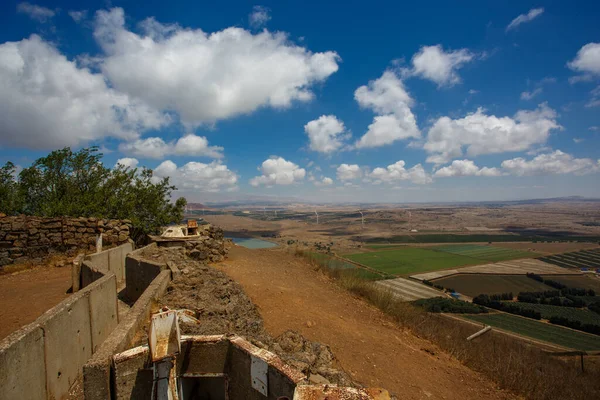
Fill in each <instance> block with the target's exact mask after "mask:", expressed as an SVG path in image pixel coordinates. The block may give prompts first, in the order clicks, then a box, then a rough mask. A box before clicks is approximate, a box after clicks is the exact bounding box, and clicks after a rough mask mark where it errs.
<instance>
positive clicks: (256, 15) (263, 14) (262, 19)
mask: <svg viewBox="0 0 600 400" xmlns="http://www.w3.org/2000/svg"><path fill="white" fill-rule="evenodd" d="M270 11H271V10H269V9H268V8H267V7H263V6H254V7H252V12H251V13H250V15H248V22H249V23H250V26H251V27H253V28H260V27H262V26H264V25H265V24H266V23H267V22H269V20H270V19H271V15H269V12H270Z"/></svg>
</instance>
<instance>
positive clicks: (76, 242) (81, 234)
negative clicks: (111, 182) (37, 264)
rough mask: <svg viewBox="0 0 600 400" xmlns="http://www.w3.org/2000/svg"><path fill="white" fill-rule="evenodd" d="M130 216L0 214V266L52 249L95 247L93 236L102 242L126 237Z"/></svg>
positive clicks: (48, 251) (30, 257) (119, 241)
mask: <svg viewBox="0 0 600 400" xmlns="http://www.w3.org/2000/svg"><path fill="white" fill-rule="evenodd" d="M130 230H131V221H129V220H108V219H97V218H41V217H28V216H17V217H0V269H2V266H4V265H7V264H12V263H14V262H21V261H27V260H32V259H33V260H36V259H38V261H41V258H42V257H44V256H46V255H48V254H49V253H51V252H53V251H66V250H74V249H90V250H93V249H95V248H96V236H97V235H98V234H100V233H101V234H102V242H103V245H118V244H122V243H125V242H127V241H128V239H129V232H130Z"/></svg>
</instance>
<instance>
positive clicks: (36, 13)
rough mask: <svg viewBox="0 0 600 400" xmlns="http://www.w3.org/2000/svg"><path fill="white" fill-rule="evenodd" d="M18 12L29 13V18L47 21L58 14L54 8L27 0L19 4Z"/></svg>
mask: <svg viewBox="0 0 600 400" xmlns="http://www.w3.org/2000/svg"><path fill="white" fill-rule="evenodd" d="M17 12H19V13H21V14H27V15H28V16H29V18H31V19H33V20H36V21H39V22H46V21H48V20H49V19H51V18H52V17H54V16H55V15H56V12H55V11H54V10H51V9H49V8H46V7H42V6H38V5H36V4H31V3H28V2H26V1H24V2H22V3H19V4H17Z"/></svg>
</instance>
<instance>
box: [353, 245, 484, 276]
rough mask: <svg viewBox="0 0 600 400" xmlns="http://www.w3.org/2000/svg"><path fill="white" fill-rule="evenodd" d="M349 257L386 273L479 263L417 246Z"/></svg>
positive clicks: (399, 273)
mask: <svg viewBox="0 0 600 400" xmlns="http://www.w3.org/2000/svg"><path fill="white" fill-rule="evenodd" d="M345 257H346V258H347V259H349V260H351V261H354V262H357V263H359V264H363V265H366V266H368V267H370V268H374V269H377V270H379V271H382V272H384V273H386V274H392V275H407V274H412V273H416V272H423V271H435V270H439V269H445V268H454V267H458V266H463V265H473V264H477V263H478V262H479V261H478V260H477V259H474V258H471V257H466V256H461V255H456V254H449V253H443V252H440V251H435V250H429V249H425V248H417V247H405V248H402V249H394V250H382V251H374V252H369V253H358V254H350V255H346V256H345Z"/></svg>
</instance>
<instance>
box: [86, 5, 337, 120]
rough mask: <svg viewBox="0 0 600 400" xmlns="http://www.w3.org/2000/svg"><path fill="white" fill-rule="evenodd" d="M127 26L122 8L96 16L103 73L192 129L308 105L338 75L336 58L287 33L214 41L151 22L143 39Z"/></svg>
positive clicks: (237, 32)
mask: <svg viewBox="0 0 600 400" xmlns="http://www.w3.org/2000/svg"><path fill="white" fill-rule="evenodd" d="M124 25H125V15H124V12H123V9H121V8H113V9H111V10H109V11H98V12H97V13H96V20H95V29H94V36H95V38H96V40H97V41H98V43H99V44H100V46H101V47H102V49H103V51H104V53H105V56H104V58H103V60H102V62H101V64H100V68H101V70H102V71H103V73H104V74H105V75H106V76H107V77H108V78H109V79H110V81H111V83H112V84H113V86H114V87H115V88H117V89H118V90H121V91H123V92H125V93H128V94H130V95H132V96H135V97H136V98H140V99H143V100H144V101H145V102H147V103H148V104H150V105H152V106H153V107H155V108H156V109H160V110H171V111H175V112H177V113H178V114H179V116H180V119H181V120H182V122H183V123H184V124H186V125H187V126H197V125H200V124H204V123H209V124H210V123H214V122H216V121H218V120H222V119H226V118H231V117H234V116H236V115H240V114H247V113H250V112H253V111H255V110H256V109H258V108H259V107H273V108H280V109H281V108H288V107H290V106H291V105H292V103H293V102H295V101H299V102H308V101H310V100H311V99H312V98H313V96H314V94H313V92H312V91H311V86H312V85H314V84H315V83H318V82H322V81H324V80H326V79H327V78H328V77H329V76H330V75H331V74H333V73H334V72H336V71H337V70H338V61H339V57H338V55H337V53H335V52H332V51H328V52H322V53H312V52H311V51H309V50H308V49H306V48H304V47H301V46H297V45H294V44H292V43H290V42H289V40H288V38H287V36H286V34H285V33H281V32H277V33H271V32H269V31H266V30H263V31H262V32H259V33H257V34H252V33H251V32H249V31H246V30H244V29H241V28H235V27H231V28H227V29H224V30H222V31H218V32H214V33H210V34H209V33H206V32H203V31H202V30H200V29H184V28H181V27H179V26H177V25H165V24H161V23H160V22H158V21H156V20H154V19H153V18H150V19H147V20H146V21H144V22H143V23H142V24H141V26H142V28H143V30H144V33H143V35H140V34H137V33H134V32H131V31H129V30H127V29H126V28H125V26H124ZM149 82H151V84H149Z"/></svg>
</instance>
